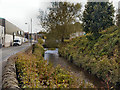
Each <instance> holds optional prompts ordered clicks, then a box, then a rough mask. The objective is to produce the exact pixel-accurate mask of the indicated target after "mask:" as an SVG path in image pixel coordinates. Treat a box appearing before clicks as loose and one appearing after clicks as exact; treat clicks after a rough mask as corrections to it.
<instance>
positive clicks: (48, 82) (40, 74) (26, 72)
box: [15, 43, 94, 88]
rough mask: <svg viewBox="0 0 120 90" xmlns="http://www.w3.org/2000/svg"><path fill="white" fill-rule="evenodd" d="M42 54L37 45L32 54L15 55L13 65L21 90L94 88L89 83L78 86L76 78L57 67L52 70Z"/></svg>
mask: <svg viewBox="0 0 120 90" xmlns="http://www.w3.org/2000/svg"><path fill="white" fill-rule="evenodd" d="M43 53H44V48H43V47H42V46H41V45H40V44H39V43H38V44H36V45H35V47H34V52H33V54H31V53H30V54H26V53H21V54H18V55H17V57H18V58H17V60H16V63H15V65H16V70H17V78H18V80H19V86H20V87H21V88H78V87H80V88H82V87H89V88H94V85H93V84H91V83H85V82H83V81H80V84H78V83H77V80H76V78H75V77H73V76H72V74H70V72H68V71H66V70H64V69H63V68H61V67H60V66H59V65H58V66H57V67H56V68H53V67H52V65H51V64H49V63H48V62H47V61H46V60H44V58H43Z"/></svg>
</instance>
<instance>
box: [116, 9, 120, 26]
mask: <svg viewBox="0 0 120 90" xmlns="http://www.w3.org/2000/svg"><path fill="white" fill-rule="evenodd" d="M116 20H117V21H116V24H117V26H120V9H118V14H117V15H116Z"/></svg>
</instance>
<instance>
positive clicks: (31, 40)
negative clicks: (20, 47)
mask: <svg viewBox="0 0 120 90" xmlns="http://www.w3.org/2000/svg"><path fill="white" fill-rule="evenodd" d="M30 41H31V45H32V18H31V38H30Z"/></svg>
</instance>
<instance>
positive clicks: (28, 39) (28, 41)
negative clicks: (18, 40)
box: [25, 23, 30, 42]
mask: <svg viewBox="0 0 120 90" xmlns="http://www.w3.org/2000/svg"><path fill="white" fill-rule="evenodd" d="M25 24H26V25H28V42H30V37H29V24H28V23H25Z"/></svg>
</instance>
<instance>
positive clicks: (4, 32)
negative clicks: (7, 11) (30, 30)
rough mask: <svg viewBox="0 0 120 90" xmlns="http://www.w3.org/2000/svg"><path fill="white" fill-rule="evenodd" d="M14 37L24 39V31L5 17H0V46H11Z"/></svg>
mask: <svg viewBox="0 0 120 90" xmlns="http://www.w3.org/2000/svg"><path fill="white" fill-rule="evenodd" d="M15 38H20V39H21V40H22V41H24V31H23V30H21V29H20V28H18V27H17V26H15V25H14V24H12V23H11V22H9V21H7V20H6V19H4V18H0V47H1V46H4V47H9V46H11V45H12V44H13V40H14V39H15Z"/></svg>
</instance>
